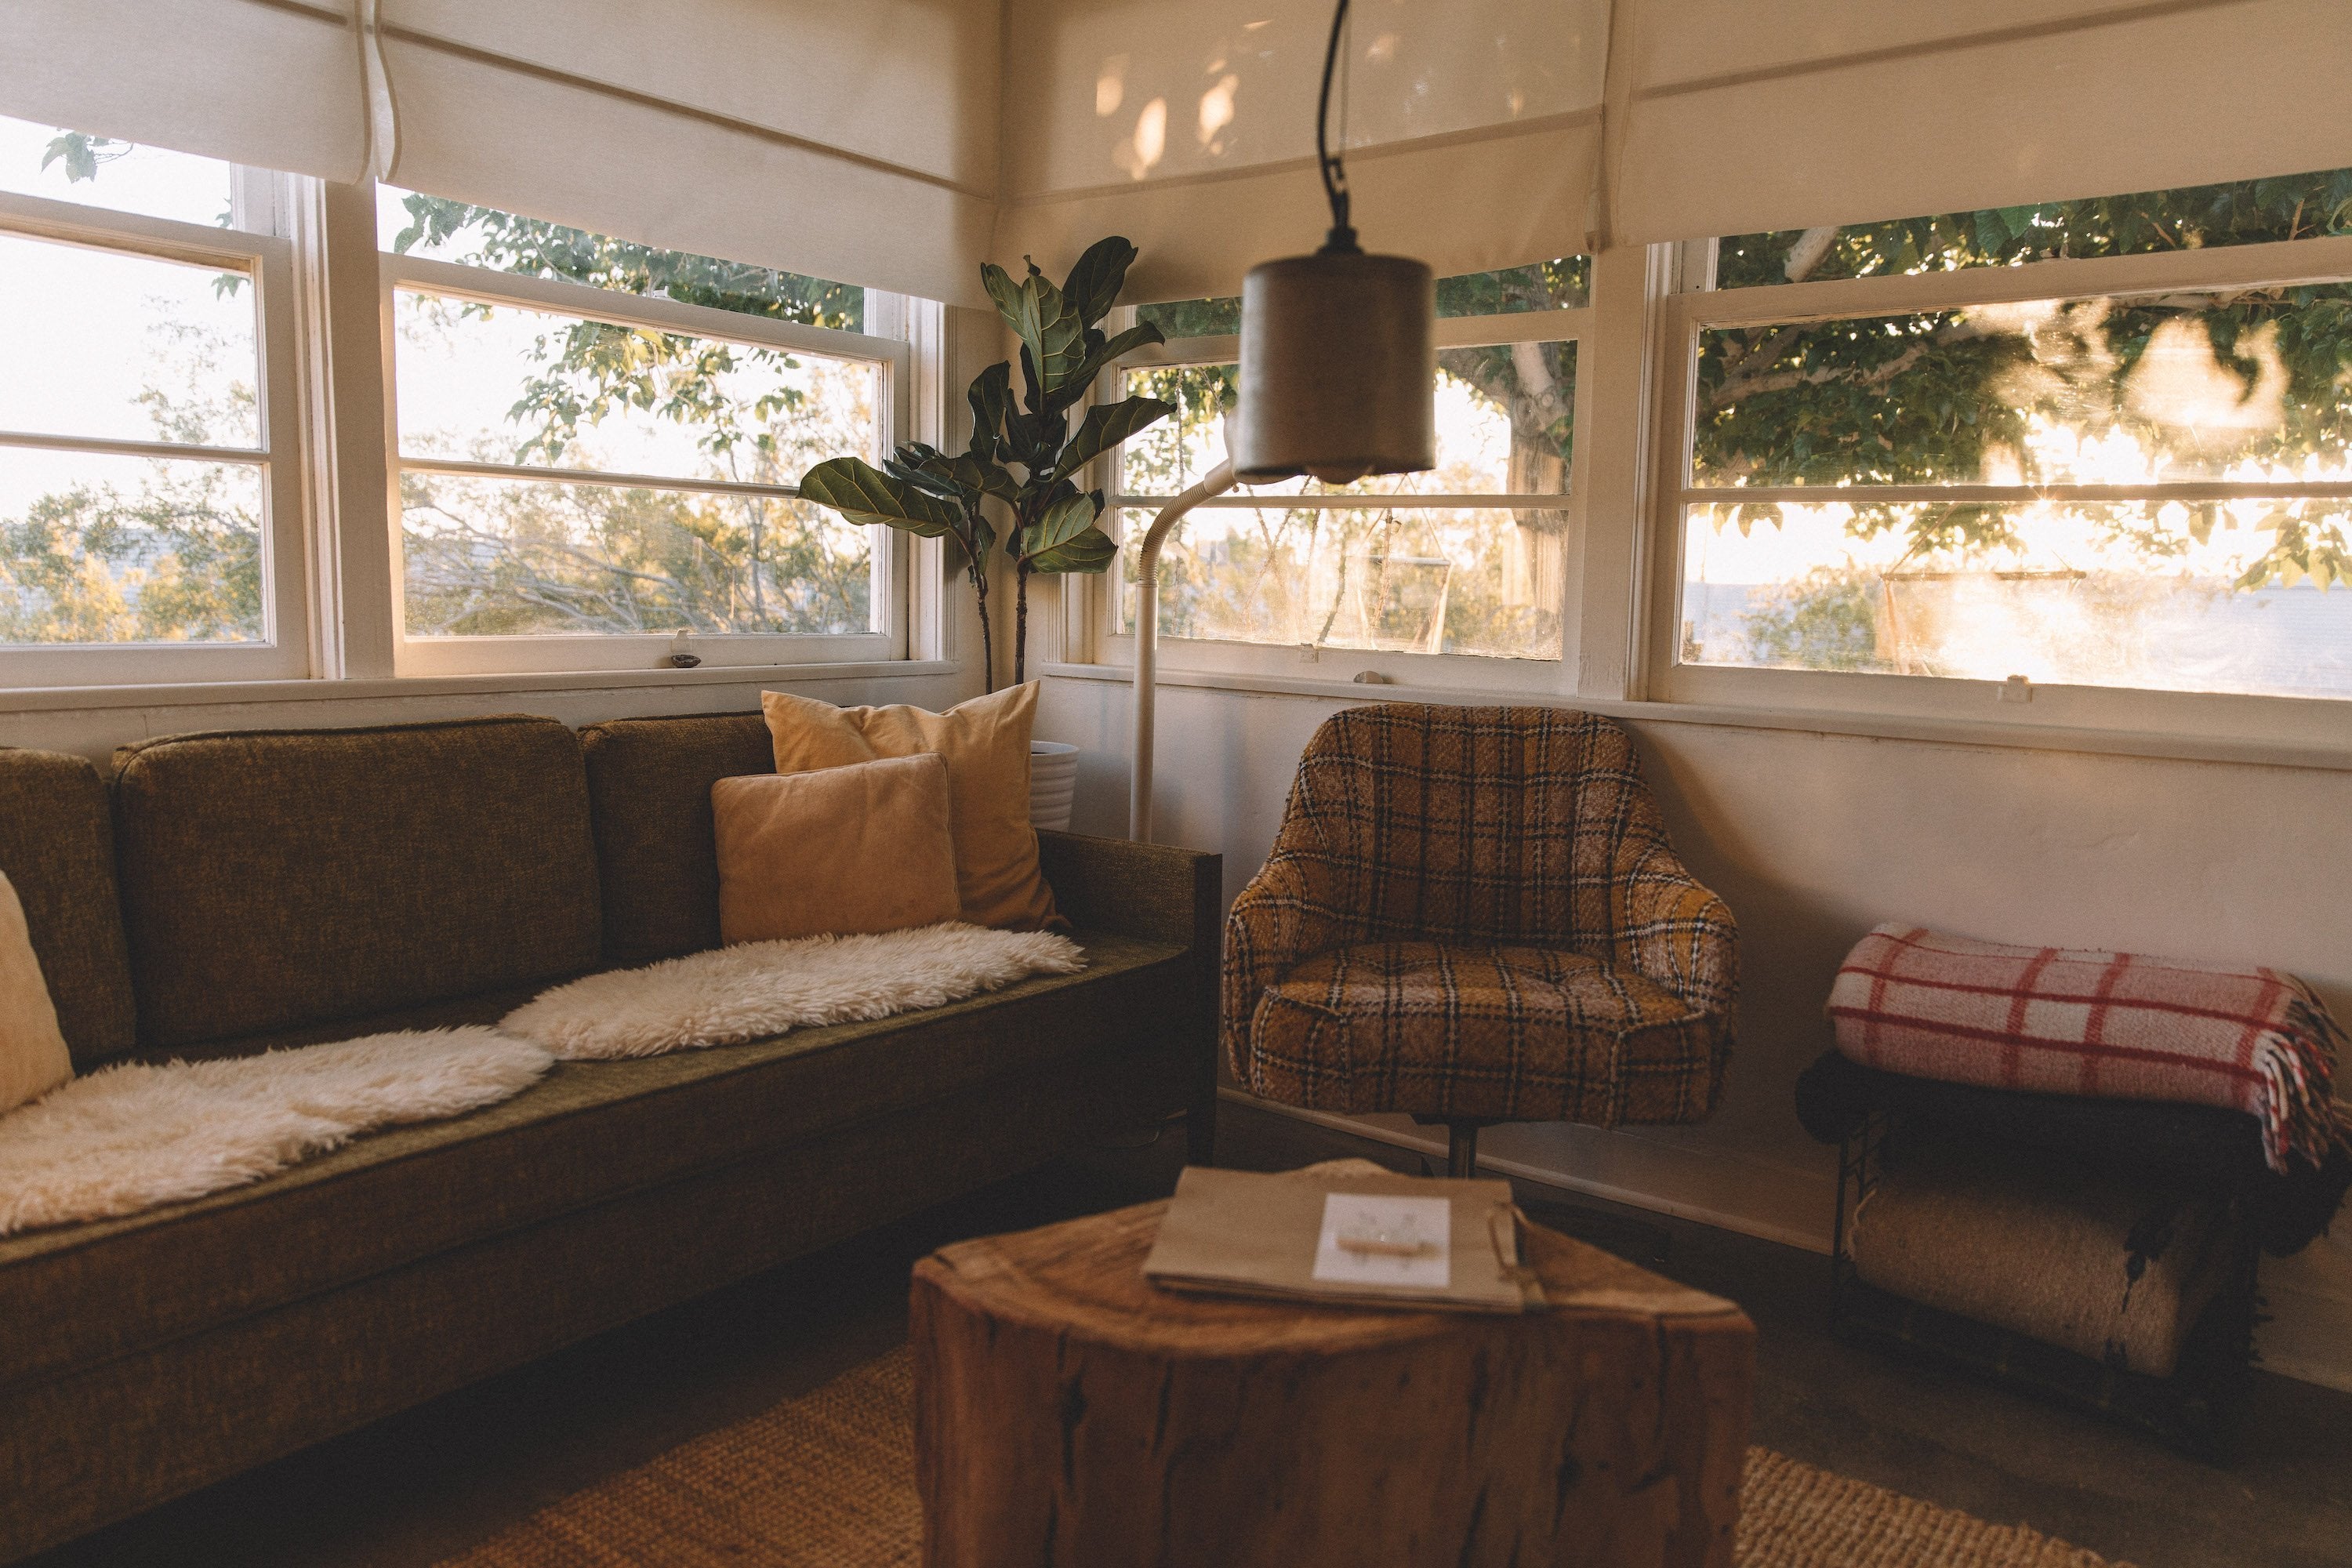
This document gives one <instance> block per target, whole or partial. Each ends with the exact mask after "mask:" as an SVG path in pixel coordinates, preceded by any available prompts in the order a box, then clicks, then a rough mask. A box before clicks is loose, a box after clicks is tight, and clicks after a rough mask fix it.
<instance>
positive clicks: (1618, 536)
mask: <svg viewBox="0 0 2352 1568" xmlns="http://www.w3.org/2000/svg"><path fill="white" fill-rule="evenodd" d="M1674 277H1675V247H1673V246H1670V245H1654V246H1617V247H1606V248H1604V249H1602V250H1601V252H1600V253H1599V254H1598V255H1596V256H1594V257H1593V258H1592V293H1591V299H1592V304H1591V317H1592V321H1591V336H1590V337H1588V338H1586V339H1584V340H1583V341H1582V342H1580V344H1579V346H1578V350H1577V374H1576V380H1577V390H1578V405H1579V408H1578V412H1579V415H1580V422H1579V424H1578V426H1577V432H1576V468H1577V469H1578V471H1579V473H1580V476H1581V478H1580V488H1581V491H1582V496H1583V512H1584V526H1583V528H1582V530H1581V531H1580V537H1579V539H1578V540H1577V542H1576V546H1575V548H1573V549H1571V550H1570V552H1569V554H1570V565H1569V584H1568V588H1567V589H1566V590H1564V591H1563V592H1564V594H1572V597H1563V600H1562V603H1563V605H1569V604H1573V605H1574V606H1575V610H1576V629H1575V632H1574V634H1573V636H1574V643H1573V646H1572V647H1571V648H1570V658H1571V660H1572V668H1570V670H1569V671H1567V672H1566V676H1565V679H1566V682H1567V684H1568V686H1569V689H1570V690H1571V691H1572V692H1573V693H1574V694H1575V695H1577V696H1580V697H1597V698H1604V699H1632V698H1639V697H1641V696H1642V695H1643V658H1642V657H1641V655H1642V651H1643V649H1642V636H1641V634H1642V626H1643V619H1644V617H1643V616H1642V615H1641V614H1640V613H1639V610H1640V606H1641V604H1642V600H1643V584H1644V581H1645V577H1646V575H1647V567H1648V556H1649V554H1650V551H1649V548H1648V540H1649V537H1650V529H1649V526H1648V520H1649V519H1650V517H1651V514H1652V510H1653V498H1654V494H1655V492H1656V491H1657V490H1659V489H1665V490H1666V491H1667V493H1669V494H1671V492H1672V490H1673V489H1674V486H1673V485H1672V484H1671V483H1667V484H1664V485H1661V484H1659V483H1658V476H1657V475H1656V474H1655V473H1654V471H1653V470H1654V460H1653V454H1654V453H1655V452H1659V451H1662V450H1670V449H1671V448H1672V447H1673V444H1674V443H1673V437H1672V430H1673V429H1674V428H1675V427H1677V426H1679V424H1680V421H1681V419H1682V418H1683V417H1684V414H1683V409H1684V407H1685V405H1686V403H1687V399H1686V397H1682V396H1679V395H1677V394H1676V392H1675V388H1673V387H1671V386H1668V385H1666V384H1664V382H1665V380H1667V379H1670V377H1661V375H1660V374H1659V371H1660V365H1659V360H1660V354H1659V352H1658V351H1659V345H1660V343H1661V341H1662V339H1663V337H1664V305H1665V300H1666V297H1667V294H1668V292H1669V291H1670V289H1672V287H1673V281H1674ZM1674 357H1675V356H1671V355H1670V356H1667V359H1668V363H1673V359H1674ZM1586 415H1589V416H1590V417H1589V419H1588V418H1584V417H1582V416H1586ZM1661 436H1664V439H1661V438H1660V437H1661Z"/></svg>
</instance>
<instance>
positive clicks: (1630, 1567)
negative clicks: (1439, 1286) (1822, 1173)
mask: <svg viewBox="0 0 2352 1568" xmlns="http://www.w3.org/2000/svg"><path fill="white" fill-rule="evenodd" d="M1165 1207H1166V1205H1164V1204H1147V1205H1142V1206H1140V1207H1137V1208H1130V1209H1122V1210H1119V1211H1118V1212H1117V1213H1114V1214H1107V1215H1095V1216H1093V1217H1091V1218H1088V1219H1082V1220H1074V1221H1071V1222H1069V1223H1068V1224H1065V1225H1056V1226H1046V1227H1045V1229H1042V1230H1033V1231H1027V1232H1024V1233H1022V1234H1020V1235H1015V1236H1002V1237H988V1238H986V1239H983V1240H979V1241H971V1242H965V1243H962V1244H961V1245H960V1246H955V1247H947V1248H945V1249H944V1250H942V1251H940V1252H938V1253H935V1254H933V1255H932V1256H931V1257H929V1258H925V1259H923V1261H922V1262H920V1263H919V1264H917V1265H916V1267H915V1280H914V1300H913V1324H912V1337H913V1342H914V1350H915V1364H916V1403H915V1452H916V1479H917V1484H918V1486H919V1489H920V1490H921V1493H922V1498H923V1512H924V1543H923V1561H924V1563H926V1564H927V1565H929V1568H998V1565H1008V1568H1009V1565H1012V1564H1019V1565H1020V1568H1038V1565H1040V1564H1045V1565H1048V1568H1129V1565H1141V1564H1153V1565H1155V1568H1195V1565H1198V1568H1368V1565H1373V1564H1378V1565H1380V1568H1418V1565H1420V1564H1424V1563H1426V1564H1431V1565H1438V1564H1443V1565H1444V1568H1465V1565H1489V1564H1490V1565H1493V1568H1505V1565H1506V1564H1511V1565H1516V1568H1539V1565H1545V1564H1554V1563H1562V1564H1564V1563H1579V1564H1582V1563H1591V1564H1594V1565H1596V1568H1598V1565H1604V1564H1605V1565H1607V1568H1647V1565H1649V1564H1654V1563H1655V1564H1674V1565H1675V1568H1682V1565H1685V1564H1688V1565H1692V1568H1696V1565H1699V1564H1708V1565H1712V1568H1729V1564H1730V1563H1731V1547H1732V1532H1733V1527H1734V1525H1735V1524H1736V1522H1737V1521H1738V1507H1739V1479H1740V1468H1741V1465H1742V1462H1743V1460H1744V1458H1745V1455H1746V1451H1747V1447H1748V1409H1749V1402H1750V1397H1751V1390H1752V1384H1753V1381H1754V1373H1755V1330H1754V1329H1753V1327H1752V1326H1751V1325H1750V1324H1749V1323H1748V1319H1747V1316H1746V1315H1745V1314H1744V1313H1742V1312H1741V1311H1740V1310H1738V1308H1737V1307H1735V1306H1734V1305H1732V1304H1731V1303H1730V1302H1728V1301H1726V1300H1721V1299H1720V1298H1717V1297H1714V1296H1709V1295H1706V1294H1704V1293H1702V1292H1699V1291H1696V1290H1689V1289H1684V1288H1683V1287H1681V1286H1678V1285H1675V1284H1673V1283H1671V1282H1670V1281H1667V1280H1664V1279H1660V1278H1658V1277H1657V1276H1656V1275H1654V1274H1651V1273H1648V1272H1647V1271H1645V1270H1643V1269H1641V1268H1635V1267H1633V1265H1632V1264H1630V1263H1625V1262H1622V1261H1621V1260H1619V1259H1617V1258H1612V1257H1610V1256H1609V1255H1608V1254H1606V1253H1603V1252H1601V1251H1598V1250H1596V1249H1595V1248H1593V1247H1587V1246H1585V1245H1583V1244H1582V1243H1580V1242H1577V1241H1573V1240H1570V1238H1568V1237H1564V1236H1560V1235H1558V1234H1557V1233H1555V1232H1552V1231H1549V1230H1544V1229H1542V1228H1540V1227H1529V1229H1528V1234H1527V1237H1526V1245H1525V1251H1526V1256H1527V1260H1528V1262H1529V1263H1530V1264H1532V1265H1533V1266H1534V1267H1535V1268H1537V1269H1538V1271H1539V1272H1540V1273H1541V1275H1542V1279H1543V1284H1544V1292H1545V1294H1546V1296H1547V1297H1548V1298H1549V1300H1550V1301H1551V1303H1552V1307H1551V1309H1550V1310H1547V1311H1543V1312H1538V1313H1531V1314H1528V1315H1527V1316H1524V1317H1489V1316H1482V1315H1475V1314H1470V1313H1446V1312H1423V1311H1381V1310H1355V1309H1339V1308H1331V1307H1315V1306H1307V1305H1296V1304H1290V1303H1283V1302H1265V1301H1251V1300H1217V1299H1209V1298H1202V1297H1195V1296H1180V1295H1176V1294H1173V1293H1171V1292H1169V1291H1165V1290H1161V1289H1159V1288H1157V1287H1155V1286H1153V1285H1151V1284H1150V1283H1149V1282H1148V1281H1147V1280H1145V1279H1144V1278H1143V1273H1142V1265H1143V1258H1144V1255H1145V1254H1146V1253H1147V1252H1149V1251H1150V1247H1151V1241H1152V1237H1153V1236H1154V1235H1155V1234H1156V1233H1157V1231H1158V1228H1159V1224H1160V1213H1161V1211H1162V1210H1163V1209H1164V1208H1165Z"/></svg>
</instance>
